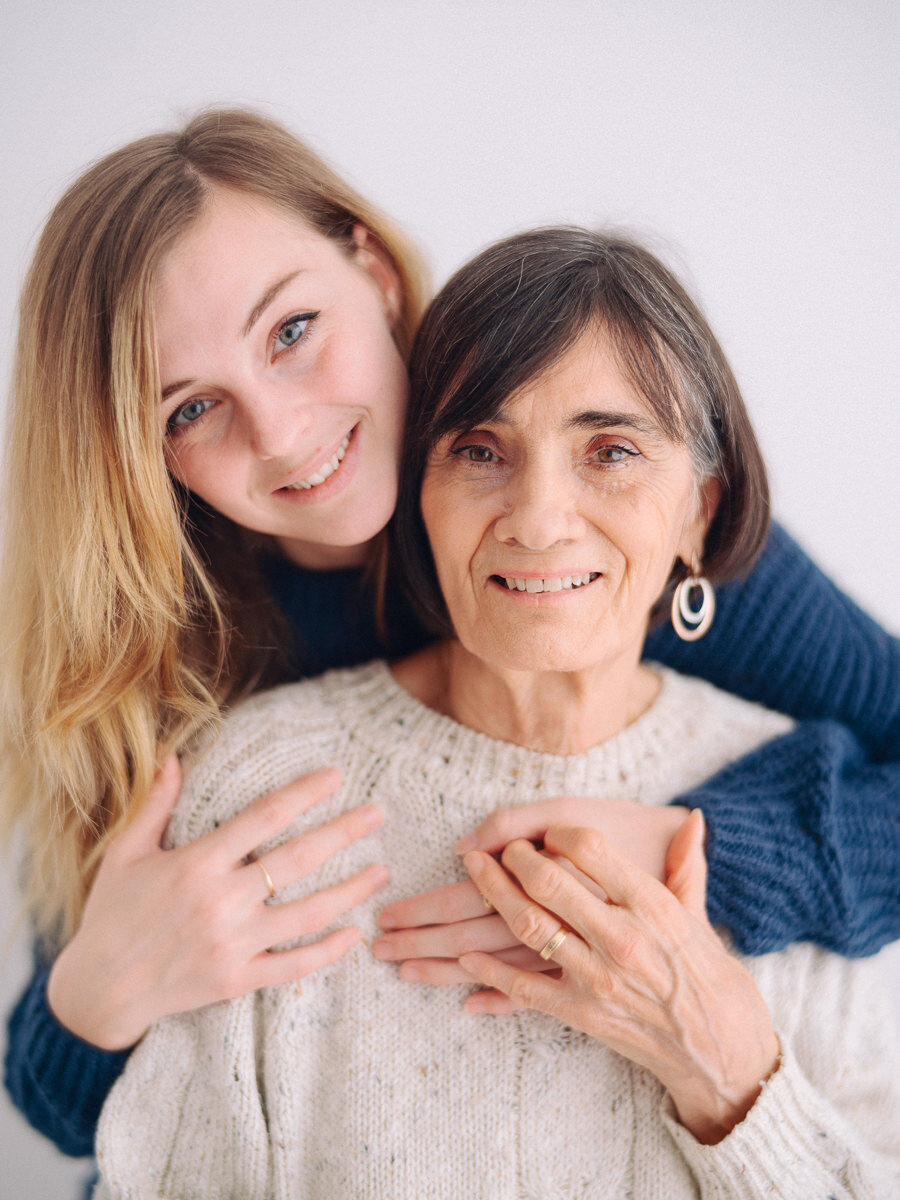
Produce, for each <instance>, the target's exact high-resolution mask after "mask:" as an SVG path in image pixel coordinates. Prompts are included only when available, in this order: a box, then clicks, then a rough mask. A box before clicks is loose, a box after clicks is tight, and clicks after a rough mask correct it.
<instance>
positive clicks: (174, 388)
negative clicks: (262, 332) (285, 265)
mask: <svg viewBox="0 0 900 1200" xmlns="http://www.w3.org/2000/svg"><path fill="white" fill-rule="evenodd" d="M302 272H303V268H302V267H298V268H297V270H296V271H289V272H288V273H287V275H282V276H281V278H280V279H276V280H275V282H274V283H273V284H270V285H269V287H267V288H266V290H265V291H264V292H263V294H262V295H261V296H260V298H259V299H258V300H257V302H256V303H255V304H254V305H253V308H251V310H250V315H249V317H248V318H247V320H246V321H245V323H244V327H243V329H242V330H241V337H248V336H249V335H250V332H251V330H252V329H253V326H254V325H255V324H256V322H257V321H258V320H259V318H260V317H261V316H262V315H263V313H264V312H265V311H266V309H267V308H268V307H269V305H270V304H271V303H272V301H273V300H274V299H275V297H276V296H277V295H278V293H279V292H280V291H282V289H283V288H286V287H287V285H288V284H289V283H290V282H291V281H292V280H294V279H296V278H297V276H298V275H300V274H302ZM194 383H196V380H194V379H179V380H177V382H175V383H170V384H169V385H168V386H167V387H164V388H163V390H162V396H161V400H163V401H165V400H168V399H169V397H170V396H174V395H175V393H176V392H180V391H181V389H182V388H186V387H190V386H191V385H192V384H194Z"/></svg>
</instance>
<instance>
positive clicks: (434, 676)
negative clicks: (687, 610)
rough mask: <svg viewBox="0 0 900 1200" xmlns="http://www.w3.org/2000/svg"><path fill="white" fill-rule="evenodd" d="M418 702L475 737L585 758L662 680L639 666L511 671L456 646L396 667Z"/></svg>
mask: <svg viewBox="0 0 900 1200" xmlns="http://www.w3.org/2000/svg"><path fill="white" fill-rule="evenodd" d="M394 674H395V677H396V678H397V681H398V682H399V683H400V684H401V686H403V687H404V688H406V690H407V691H409V692H411V693H412V694H413V695H414V696H415V697H416V699H418V700H420V701H421V702H422V703H423V704H426V705H427V706H428V707H429V708H433V709H435V710H436V711H437V712H441V713H444V715H445V716H448V717H452V718H453V720H455V721H459V723H460V724H461V725H466V726H468V728H470V729H474V730H476V731H477V732H478V733H484V734H487V735H488V736H489V737H493V738H498V739H499V740H501V741H505V742H513V743H514V744H515V745H518V746H524V747H525V748H526V749H529V750H536V751H539V752H540V753H544V754H580V753H583V752H584V751H585V750H588V749H590V747H591V746H597V745H599V744H600V743H601V742H605V741H607V740H608V739H609V738H612V737H615V736H616V734H618V733H621V732H622V730H623V729H624V728H625V727H626V726H627V725H629V724H630V723H631V722H632V721H634V720H635V719H636V718H637V717H638V716H640V714H641V713H642V712H644V711H645V710H646V709H647V708H649V706H650V705H651V704H652V703H653V700H654V699H655V697H656V694H657V692H658V690H659V681H658V679H657V677H656V676H655V675H654V674H653V673H652V672H651V671H648V670H647V669H646V668H644V667H641V666H640V665H639V663H638V662H637V661H636V660H629V661H627V662H626V661H624V660H623V661H615V662H613V663H605V664H603V665H602V666H596V667H589V668H586V669H584V670H580V671H511V670H506V669H503V668H498V667H495V666H493V665H491V664H489V663H486V662H484V661H483V660H481V659H477V658H474V657H473V656H472V655H471V654H469V652H468V651H467V650H466V649H465V648H464V647H463V646H461V645H460V643H459V642H455V641H453V642H443V643H441V644H440V645H438V646H429V647H427V648H426V649H425V650H423V651H421V652H420V653H419V654H416V655H413V656H412V657H411V658H408V659H405V660H404V661H403V662H401V663H398V664H397V665H396V666H395V668H394Z"/></svg>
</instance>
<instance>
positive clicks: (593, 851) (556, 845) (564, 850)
mask: <svg viewBox="0 0 900 1200" xmlns="http://www.w3.org/2000/svg"><path fill="white" fill-rule="evenodd" d="M544 845H545V846H546V848H547V849H548V850H549V851H550V852H551V853H553V854H562V855H563V856H564V857H565V858H567V859H568V860H569V862H571V863H572V865H573V866H575V867H577V868H578V870H579V871H582V872H583V873H584V874H585V875H587V877H588V878H589V879H592V880H593V881H594V882H595V883H596V884H598V885H599V886H600V887H601V888H603V890H604V891H605V892H606V894H607V896H608V897H609V899H610V902H611V903H612V904H616V905H619V906H620V907H627V908H633V909H639V908H641V907H642V905H643V904H645V903H647V902H648V901H649V902H652V900H653V898H654V897H655V896H658V894H659V892H660V890H661V887H662V885H661V884H660V883H659V882H658V881H657V880H655V879H653V878H652V876H650V875H648V874H647V873H646V871H642V870H641V869H640V868H639V867H636V866H634V864H633V863H632V862H630V861H629V859H627V858H626V857H625V855H624V854H622V852H621V851H620V850H617V849H616V847H615V846H614V845H613V844H612V842H611V841H610V840H609V839H608V838H605V837H604V836H603V834H602V833H599V832H598V831H597V830H596V829H584V828H578V827H576V826H574V825H552V826H551V827H550V828H549V829H548V830H547V835H546V837H545V839H544Z"/></svg>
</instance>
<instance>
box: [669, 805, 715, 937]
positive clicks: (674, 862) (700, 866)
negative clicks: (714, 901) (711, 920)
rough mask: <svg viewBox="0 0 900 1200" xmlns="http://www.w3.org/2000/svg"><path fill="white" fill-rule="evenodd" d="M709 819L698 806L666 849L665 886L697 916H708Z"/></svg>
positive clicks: (679, 828)
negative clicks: (704, 846)
mask: <svg viewBox="0 0 900 1200" xmlns="http://www.w3.org/2000/svg"><path fill="white" fill-rule="evenodd" d="M705 839H706V822H705V820H704V819H703V813H702V811H701V810H700V809H699V808H695V809H694V810H693V812H692V813H691V814H690V815H689V816H688V818H687V819H686V820H685V821H684V822H683V823H682V824H681V825H680V826H679V827H678V829H677V830H676V831H675V836H674V837H673V838H672V840H671V842H670V843H669V849H668V851H667V853H666V887H667V888H668V889H669V891H670V892H671V893H672V894H673V895H674V896H675V897H676V898H677V899H678V900H680V901H681V903H682V904H683V905H684V907H685V908H686V909H688V911H689V912H691V913H693V915H694V916H695V917H702V918H703V919H704V920H706V854H705V853H704V849H703V845H704V841H705Z"/></svg>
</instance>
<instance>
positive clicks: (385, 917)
mask: <svg viewBox="0 0 900 1200" xmlns="http://www.w3.org/2000/svg"><path fill="white" fill-rule="evenodd" d="M378 927H379V929H399V928H400V922H399V921H398V920H397V919H396V918H395V917H392V916H391V915H390V913H389V912H388V911H387V909H385V911H384V912H383V913H379V915H378Z"/></svg>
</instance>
